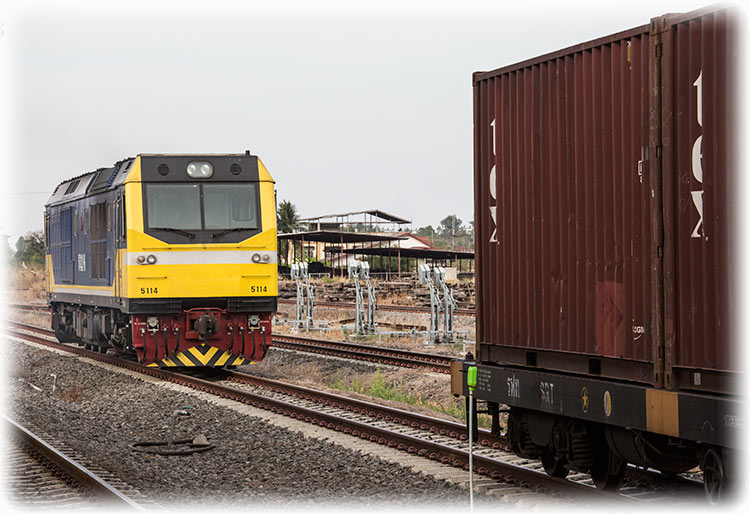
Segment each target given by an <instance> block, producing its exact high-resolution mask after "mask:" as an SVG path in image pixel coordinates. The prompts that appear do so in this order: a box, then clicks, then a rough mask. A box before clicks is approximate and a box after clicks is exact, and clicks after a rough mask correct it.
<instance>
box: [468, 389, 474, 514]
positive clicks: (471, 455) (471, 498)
mask: <svg viewBox="0 0 750 514" xmlns="http://www.w3.org/2000/svg"><path fill="white" fill-rule="evenodd" d="M473 421H474V388H473V387H470V388H469V510H470V512H474V437H473V435H474V427H473V425H472V422H473Z"/></svg>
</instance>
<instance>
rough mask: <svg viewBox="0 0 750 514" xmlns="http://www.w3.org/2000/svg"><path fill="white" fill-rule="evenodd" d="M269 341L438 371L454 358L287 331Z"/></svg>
mask: <svg viewBox="0 0 750 514" xmlns="http://www.w3.org/2000/svg"><path fill="white" fill-rule="evenodd" d="M271 344H272V346H275V347H277V348H287V349H290V350H299V351H304V352H311V353H322V354H327V355H335V356H341V357H346V358H349V359H355V360H368V361H374V362H380V363H383V364H391V365H394V366H404V367H408V368H429V369H431V370H433V371H436V372H439V373H450V363H451V361H452V360H454V359H455V357H451V356H449V355H440V354H434V353H422V352H411V351H408V350H398V349H395V348H385V347H382V346H370V345H364V344H356V343H345V342H343V341H328V340H325V339H313V338H307V337H297V336H290V335H287V334H273V335H272V336H271Z"/></svg>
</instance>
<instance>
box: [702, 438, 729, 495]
mask: <svg viewBox="0 0 750 514" xmlns="http://www.w3.org/2000/svg"><path fill="white" fill-rule="evenodd" d="M701 469H702V470H703V490H704V491H705V492H706V498H707V499H708V501H709V502H710V503H718V502H719V500H721V498H722V495H723V489H724V485H725V483H726V474H725V472H724V462H723V461H722V459H721V456H720V455H719V454H718V453H717V452H715V451H714V450H708V452H706V455H705V457H703V463H702V464H701Z"/></svg>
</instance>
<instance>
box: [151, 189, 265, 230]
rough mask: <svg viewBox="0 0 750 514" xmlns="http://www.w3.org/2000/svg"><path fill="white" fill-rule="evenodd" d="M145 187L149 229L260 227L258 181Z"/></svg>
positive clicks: (235, 228)
mask: <svg viewBox="0 0 750 514" xmlns="http://www.w3.org/2000/svg"><path fill="white" fill-rule="evenodd" d="M145 189H146V220H147V228H151V229H165V230H176V231H177V230H179V231H198V230H243V229H247V230H252V229H257V228H258V204H257V197H258V190H257V185H256V184H248V183H245V184H147V185H146V188H145Z"/></svg>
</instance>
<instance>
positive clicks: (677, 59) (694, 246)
mask: <svg viewBox="0 0 750 514" xmlns="http://www.w3.org/2000/svg"><path fill="white" fill-rule="evenodd" d="M662 20H663V21H662V24H663V26H664V31H663V32H662V35H661V37H662V63H661V66H662V68H661V69H662V73H661V75H662V81H663V83H662V114H661V116H662V123H663V125H662V145H663V152H662V155H663V162H662V166H663V170H664V173H663V204H664V213H663V216H664V264H663V267H664V278H663V280H664V348H665V357H664V360H665V362H664V367H665V387H667V388H679V389H684V388H688V389H696V390H712V391H719V392H722V391H726V390H731V388H733V387H734V386H733V385H732V384H731V382H732V378H731V375H732V373H731V372H732V371H737V370H738V367H739V359H738V358H737V355H734V354H733V353H732V348H731V346H732V345H731V342H730V341H731V338H730V331H731V327H730V322H729V320H730V310H732V308H733V305H732V299H733V294H732V292H731V291H730V287H729V284H731V283H733V282H734V280H733V278H732V277H733V271H732V265H733V262H732V258H731V256H732V255H733V252H732V248H731V246H732V241H731V240H732V238H731V236H732V234H733V231H734V228H733V226H732V223H733V220H734V216H733V209H734V200H733V198H732V197H731V195H730V194H729V192H730V191H734V190H736V189H737V179H736V158H735V156H736V153H737V140H738V138H737V130H736V129H735V123H734V120H733V116H732V115H733V113H734V112H735V110H736V108H737V106H738V103H737V101H736V100H737V95H736V87H735V84H736V82H737V76H736V73H737V72H736V68H737V67H738V66H737V64H736V63H737V61H738V60H739V56H738V49H737V45H736V44H735V37H736V34H737V30H736V26H735V24H736V21H733V18H732V17H731V12H730V11H729V10H728V9H724V10H719V11H715V10H714V11H706V12H705V13H704V14H702V15H698V16H695V14H694V13H693V14H692V15H691V16H690V17H686V16H670V17H665V18H663V19H662ZM652 25H653V24H652ZM727 372H730V373H727Z"/></svg>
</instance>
